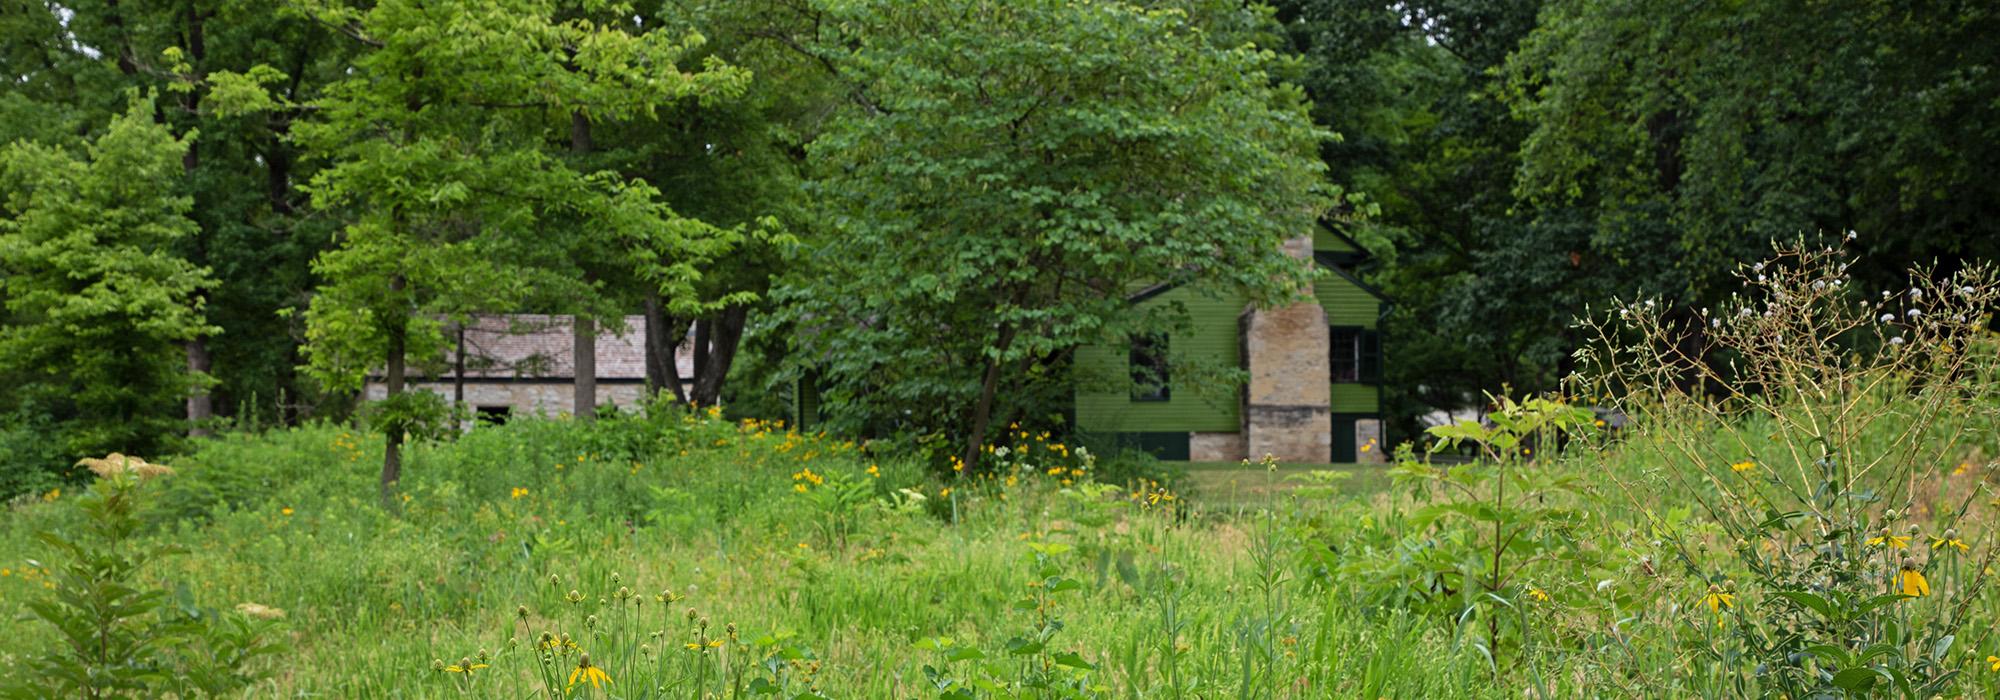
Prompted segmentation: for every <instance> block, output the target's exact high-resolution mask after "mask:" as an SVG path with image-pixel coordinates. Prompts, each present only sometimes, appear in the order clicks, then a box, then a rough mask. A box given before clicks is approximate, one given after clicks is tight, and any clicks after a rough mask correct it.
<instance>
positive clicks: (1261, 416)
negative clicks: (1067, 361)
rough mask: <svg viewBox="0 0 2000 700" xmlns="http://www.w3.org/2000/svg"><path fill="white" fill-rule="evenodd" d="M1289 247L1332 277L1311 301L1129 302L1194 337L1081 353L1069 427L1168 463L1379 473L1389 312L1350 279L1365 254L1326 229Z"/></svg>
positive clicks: (1178, 295)
mask: <svg viewBox="0 0 2000 700" xmlns="http://www.w3.org/2000/svg"><path fill="white" fill-rule="evenodd" d="M1308 246H1309V248H1308ZM1286 247H1287V249H1288V250H1289V251H1290V252H1291V253H1292V254H1293V255H1294V256H1295V257H1298V258H1301V259H1302V260H1310V261H1311V264H1314V265H1317V266H1319V267H1321V268H1324V269H1325V270H1327V271H1328V274H1326V275H1323V276H1322V278H1321V279H1320V280H1319V281H1318V282H1317V283H1315V284H1314V286H1313V298H1312V299H1310V300H1307V301H1304V302H1300V303H1298V304H1294V305H1292V306H1287V307H1283V308H1277V309H1258V308H1255V307H1253V306H1252V305H1251V304H1249V303H1248V302H1247V300H1246V299H1244V298H1242V297H1240V296H1239V297H1230V296H1224V297H1221V298H1217V297H1212V296H1207V295H1204V294H1201V293H1198V292H1196V291H1194V290H1192V289H1188V288H1152V289H1146V290H1143V291H1141V292H1138V293H1136V294H1134V295H1133V296H1132V297H1131V301H1132V303H1134V304H1162V303H1175V302H1178V303H1180V304H1182V305H1184V306H1185V308H1186V311H1187V314H1188V317H1189V321H1190V322H1191V323H1190V326H1191V327H1190V328H1189V329H1188V330H1187V331H1185V332H1180V331H1177V332H1173V333H1169V334H1164V335H1161V334H1154V335H1149V336H1144V337H1135V338H1130V339H1128V340H1129V342H1128V343H1125V344H1122V345H1117V344H1105V345H1092V346H1088V347H1085V348H1081V349H1079V351H1078V353H1077V356H1076V358H1077V369H1078V371H1079V373H1080V376H1082V377H1086V378H1087V379H1085V380H1082V381H1079V383H1078V389H1077V392H1076V423H1077V427H1078V428H1080V429H1082V430H1083V431H1085V432H1088V433H1095V434H1098V435H1112V436H1115V438H1116V439H1117V440H1118V441H1119V442H1121V443H1124V444H1127V445H1132V446H1137V447H1140V448H1142V449H1145V450H1148V451H1150V452H1152V453H1154V454H1155V455H1157V456H1159V457H1160V458H1162V459H1169V460H1194V461H1236V460H1241V459H1246V458H1247V459H1253V460H1254V459H1259V458H1262V457H1263V456H1264V455H1266V454H1269V455H1272V456H1274V457H1277V458H1278V459H1281V460H1284V461H1290V462H1373V461H1380V459H1381V456H1382V450H1381V442H1382V432H1381V431H1382V402H1381V376H1382V342H1381V327H1380V324H1381V320H1382V318H1383V317H1384V316H1385V315H1386V314H1387V313H1388V310H1389V303H1388V301H1387V300H1386V299H1385V298H1384V297H1383V296H1382V294H1381V293H1380V292H1378V291H1377V290H1375V289H1373V288H1371V287H1369V286H1368V285H1366V284H1364V283H1362V282H1361V281H1360V280H1359V279H1358V278H1356V277H1355V276H1354V274H1353V273H1352V272H1351V271H1352V270H1353V269H1354V268H1355V266H1356V265H1357V264H1358V263H1360V262H1361V261H1362V260H1364V259H1365V257H1366V255H1367V253H1366V252H1365V251H1363V250H1362V249H1361V248H1360V247H1359V246H1357V245H1355V243H1354V241H1353V240H1352V239H1350V238H1348V237H1346V236H1345V235H1342V234H1340V233H1339V232H1337V231H1333V230H1331V229H1325V228H1322V229H1321V230H1319V231H1318V232H1316V233H1315V234H1314V235H1313V236H1312V237H1311V238H1310V239H1308V238H1307V237H1305V236H1300V237H1299V238H1296V239H1293V240H1292V241H1288V242H1287V243H1286ZM1176 365H1179V366H1181V367H1183V368H1184V371H1181V372H1176V371H1175V368H1176ZM1202 367H1223V368H1227V367H1237V368H1241V369H1244V370H1247V371H1248V374H1249V377H1250V381H1249V382H1248V384H1247V385H1245V384H1236V385H1229V384H1225V383H1222V382H1219V381H1215V380H1214V379H1213V378H1212V377H1213V373H1212V372H1206V371H1201V370H1200V368H1202ZM1107 378H1109V379H1108V380H1107ZM1120 380H1127V381H1120Z"/></svg>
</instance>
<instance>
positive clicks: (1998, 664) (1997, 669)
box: [1986, 655, 2000, 673]
mask: <svg viewBox="0 0 2000 700" xmlns="http://www.w3.org/2000/svg"><path fill="white" fill-rule="evenodd" d="M1986 663H1989V664H1992V665H1993V672H1994V673H2000V656H1992V655H1988V656H1987V657H1986Z"/></svg>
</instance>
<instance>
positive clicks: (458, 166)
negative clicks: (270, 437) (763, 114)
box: [296, 0, 748, 501]
mask: <svg viewBox="0 0 2000 700" xmlns="http://www.w3.org/2000/svg"><path fill="white" fill-rule="evenodd" d="M574 9H575V8H573V7H569V6H567V5H562V4H560V3H548V2H535V1H533V0H508V1H502V2H490V1H489V2H479V1H474V0H463V1H445V2H418V1H417V0H390V1H387V2H379V3H371V4H368V5H366V6H365V7H355V6H347V5H334V4H327V5H319V6H316V7H314V8H313V12H314V14H315V16H316V17H317V18H318V19H319V20H320V21H322V22H326V23H329V24H332V25H334V26H340V27H344V28H345V31H347V32H349V33H350V34H351V35H352V36H354V37H355V38H356V40H358V41H360V42H362V43H363V44H364V45H365V46H366V47H367V49H366V50H365V51H364V52H363V53H362V55H361V56H360V57H359V58H358V59H357V60H356V61H355V64H354V68H353V71H352V75H351V76H350V77H349V78H348V79H347V80H344V81H342V82H340V83H339V84H336V85H334V86H333V87H331V88H330V89H329V90H328V95H327V97H326V98H325V99H323V100H321V101H319V102H318V103H317V104H316V107H317V108H318V110H317V113H318V116H319V118H318V119H317V120H315V121H314V122H313V123H311V124H309V125H300V126H299V127H297V129H296V133H298V134H299V135H300V137H301V138H302V139H303V140H304V142H305V143H307V144H308V145H310V146H311V148H312V149H313V151H314V152H315V153H317V154H319V155H322V156H324V157H326V158H329V159H330V160H331V161H332V163H331V164H330V165H329V166H328V167H327V168H326V169H324V170H322V171H321V172H320V173H318V174H317V175H316V176H315V177H314V178H313V181H312V184H311V186H310V189H311V191H312V194H313V198H314V202H315V203H316V204H317V205H318V206H320V207H322V208H325V209H328V210H332V211H336V212H338V213H340V214H342V215H343V216H345V217H346V218H348V220H349V221H350V223H349V224H348V225H347V226H346V228H345V229H344V230H343V232H342V235H341V238H340V240H339V242H338V246H337V247H336V248H335V249H334V250H331V251H328V252H327V253H325V254H323V255H321V256H320V258H319V259H318V260H317V261H316V262H315V269H316V270H317V271H318V272H319V273H320V274H321V275H322V276H323V277H324V279H325V280H326V281H325V284H324V286H322V287H321V289H320V291H319V293H318V294H317V295H316V296H315V297H314V298H313V301H312V306H311V308H310V310H309V312H308V314H307V329H308V330H307V333H308V340H309V345H308V346H307V348H306V352H307V356H308V357H309V358H310V359H311V362H312V371H313V373H314V374H315V376H317V377H319V378H320V379H321V380H322V381H324V382H327V383H328V384H330V385H334V386H341V387H347V388H355V387H358V386H359V385H360V384H361V381H362V379H363V378H364V377H365V375H366V373H367V372H368V371H369V370H370V369H371V368H375V367H380V368H383V373H384V384H385V386H386V389H387V398H386V400H385V402H384V407H383V409H382V413H381V416H382V420H381V421H380V426H381V428H382V429H383V430H384V431H385V432H386V438H387V439H386V448H385V451H384V454H383V465H382V478H381V488H382V495H383V498H384V500H385V501H388V500H389V499H390V498H391V496H392V495H393V490H394V488H395V483H396V481H397V479H398V478H399V477H400V474H401V467H402V462H401V447H402V441H403V439H404V431H405V430H406V429H407V428H408V427H409V426H410V425H411V423H412V421H415V420H416V419H417V418H418V417H419V414H421V413H422V412H423V406H422V405H421V404H422V402H420V401H418V400H417V399H416V398H415V397H410V396H407V395H406V394H405V393H404V391H403V389H404V382H405V372H406V366H407V363H408V361H409V360H410V359H411V358H416V359H418V360H420V361H428V360H431V359H433V358H435V357H437V356H438V354H439V352H440V351H441V349H442V347H443V345H444V343H443V338H442V336H441V334H440V329H441V327H442V325H443V324H444V322H445V321H446V320H447V319H448V318H451V317H454V316H462V315H463V314H466V313H469V312H472V311H477V310H490V309H496V308H510V307H511V306H513V305H515V304H517V303H520V302H523V301H525V300H531V299H549V298H561V297H575V296H578V295H588V294H590V293H591V289H590V287H589V285H587V284H585V283H583V282H582V281H580V280H579V279H577V278H576V277H575V276H573V275H570V274H565V273H567V272H570V271H573V270H575V269H577V268H576V264H575V257H574V256H575V255H576V254H577V253H578V251H579V250H581V249H583V248H585V247H587V246H597V247H608V248H612V249H615V250H618V251H621V252H622V253H623V254H624V255H625V256H626V257H625V259H626V260H629V261H631V262H632V263H633V265H634V267H635V269H636V270H637V271H638V274H639V275H640V276H642V277H644V278H646V279H650V280H653V281H654V282H655V283H656V284H659V285H664V286H668V287H670V288H675V287H677V286H678V285H682V284H685V283H686V280H687V279H688V278H690V277H698V275H697V274H695V273H696V272H697V271H698V269H699V266H700V265H701V264H702V262H703V261H705V260H707V259H709V258H711V257H713V256H714V255H717V254H719V253H720V252H722V251H724V250H726V249H727V247H728V245H729V243H730V242H731V237H730V236H729V234H728V233H727V232H724V231H719V230H717V229H715V228H714V227H710V226H707V225H705V224H702V223H700V222H698V221H691V220H688V219H685V218H682V217H680V216H678V215H677V214H675V213H674V212H673V211H672V210H671V209H670V208H669V207H668V206H666V205H665V204H664V203H663V202H662V201H661V200H660V198H659V196H658V191H657V190H656V189H655V188H653V187H651V186H650V185H647V184H646V183H644V182H641V181H637V180H633V179H630V178H627V177H625V176H623V175H620V174H618V173H615V172H609V171H596V172H587V171H582V170H578V169H576V168H575V167H572V164H571V162H570V161H569V160H567V156H568V152H569V151H570V150H571V147H570V143H569V141H570V140H569V139H568V138H567V136H568V134H569V131H570V128H571V126H572V123H573V119H574V115H575V114H577V113H578V112H583V113H586V114H588V115H602V116H604V117H606V118H624V117H629V116H633V115H642V114H651V113H655V112H656V111H657V110H658V109H659V108H660V107H661V106H662V105H667V104H671V103H673V102H675V101H677V100H680V99H684V98H687V97H691V96H697V95H700V94H703V93H708V92H721V93H731V92H735V91H740V90H742V89H743V88H744V86H745V85H746V83H747V80H748V76H747V75H746V74H745V73H744V72H742V71H740V70H735V69H732V68H729V67H727V66H722V65H719V64H714V63H711V64H710V65H708V66H706V67H705V70H702V71H701V72H697V73H690V72H684V71H680V70H677V69H675V68H674V66H675V65H676V60H677V59H678V57H679V56H680V55H681V54H682V53H684V52H685V51H686V50H687V49H688V48H689V47H690V46H692V45H696V44H699V43H700V41H701V37H700V36H699V35H678V36H669V35H667V34H665V33H657V32H649V33H635V32H632V31H628V27H629V26H630V25H629V24H621V23H604V24H600V23H595V22H590V21H585V20H581V19H564V18H565V17H574V16H575V15H576V13H575V12H574ZM606 241H610V243H606Z"/></svg>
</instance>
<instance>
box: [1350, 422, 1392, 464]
mask: <svg viewBox="0 0 2000 700" xmlns="http://www.w3.org/2000/svg"><path fill="white" fill-rule="evenodd" d="M1354 445H1355V454H1354V461H1356V462H1360V463H1362V464H1382V463H1384V462H1388V461H1389V451H1388V449H1387V448H1388V445H1385V444H1383V442H1382V421H1380V420H1378V419H1374V418H1363V419H1360V420H1357V421H1354Z"/></svg>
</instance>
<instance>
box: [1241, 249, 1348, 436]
mask: <svg viewBox="0 0 2000 700" xmlns="http://www.w3.org/2000/svg"><path fill="white" fill-rule="evenodd" d="M1285 252H1287V253H1290V254H1291V256H1292V257H1294V258H1297V259H1298V260H1299V263H1300V264H1302V265H1311V264H1313V262H1312V254H1313V251H1312V235H1311V234H1306V235H1302V236H1299V237H1297V238H1293V239H1291V240H1288V241H1285ZM1244 315H1245V319H1244V324H1243V359H1244V362H1245V364H1246V365H1247V367H1248V369H1249V372H1250V384H1249V386H1248V387H1247V388H1246V391H1245V394H1244V406H1243V437H1244V442H1245V444H1244V448H1245V454H1244V456H1245V457H1247V458H1249V459H1251V460H1258V459H1263V457H1264V455H1267V454H1268V455H1271V456H1273V457H1276V458H1278V459H1279V460H1280V461H1285V462H1313V463H1323V462H1326V461H1328V460H1330V459H1332V458H1333V416H1332V401H1333V386H1332V373H1331V369H1330V368H1329V367H1328V366H1327V362H1328V359H1327V346H1328V344H1329V343H1331V342H1332V339H1331V338H1330V337H1329V336H1330V335H1331V330H1330V329H1329V328H1328V327H1327V325H1326V310H1325V309H1322V308H1320V305H1319V301H1318V300H1316V299H1313V298H1311V297H1307V298H1306V299H1305V300H1303V301H1299V302H1297V303H1294V304H1292V305H1290V306H1285V307H1281V308H1276V309H1258V308H1255V307H1252V308H1250V309H1249V310H1247V311H1245V312H1244Z"/></svg>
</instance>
